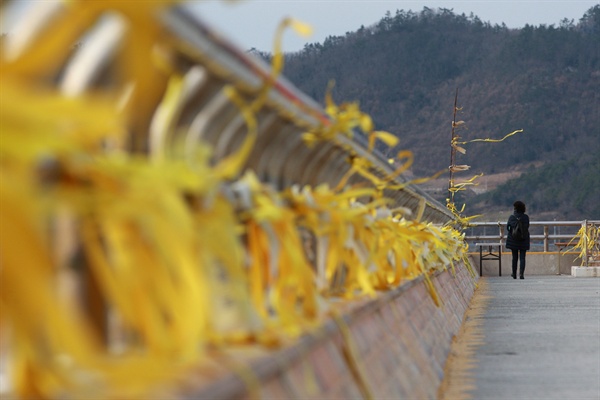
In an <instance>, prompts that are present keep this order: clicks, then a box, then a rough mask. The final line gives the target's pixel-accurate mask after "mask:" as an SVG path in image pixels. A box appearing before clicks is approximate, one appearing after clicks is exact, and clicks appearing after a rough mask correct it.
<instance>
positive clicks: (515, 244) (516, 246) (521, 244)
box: [506, 211, 530, 250]
mask: <svg viewBox="0 0 600 400" xmlns="http://www.w3.org/2000/svg"><path fill="white" fill-rule="evenodd" d="M517 217H518V218H520V219H521V221H522V222H523V226H524V227H525V230H526V231H527V237H526V238H525V239H523V240H515V239H514V238H513V237H512V227H513V226H514V225H515V223H516V222H517ZM506 229H507V230H508V236H507V238H506V248H507V249H511V250H529V247H530V236H529V216H528V215H527V214H524V213H518V212H516V211H515V213H514V214H513V215H511V216H510V217H509V218H508V222H507V223H506Z"/></svg>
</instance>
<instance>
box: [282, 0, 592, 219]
mask: <svg viewBox="0 0 600 400" xmlns="http://www.w3.org/2000/svg"><path fill="white" fill-rule="evenodd" d="M599 43H600V5H598V6H595V7H593V8H591V9H590V10H588V12H586V14H585V15H584V16H582V18H581V19H580V21H578V22H577V23H574V22H573V21H567V20H564V21H563V22H562V23H561V24H560V26H559V27H555V26H553V25H552V26H543V25H542V26H537V27H534V26H526V27H525V28H523V29H518V30H514V29H507V28H506V27H504V26H498V25H494V26H492V25H490V24H488V23H484V22H482V21H481V20H479V19H478V18H477V17H474V16H472V15H471V16H469V17H467V16H465V15H464V14H463V15H455V14H454V13H453V12H452V11H451V10H447V9H440V10H432V9H429V8H424V9H423V11H421V12H420V13H414V12H405V11H397V12H396V13H395V15H392V14H391V13H388V14H386V15H385V16H384V17H383V18H382V19H381V20H380V21H379V22H378V23H377V24H375V25H373V26H370V27H360V28H359V29H358V30H357V31H355V32H349V33H347V34H346V35H345V36H343V37H329V38H327V39H326V40H325V42H324V43H322V44H320V43H313V44H308V45H306V46H305V48H304V50H302V51H301V52H298V53H293V54H287V55H286V66H285V71H284V73H285V75H286V76H287V77H288V78H289V79H290V80H291V81H292V82H294V84H296V85H297V86H298V87H299V88H300V89H301V90H303V91H304V92H306V93H307V94H309V95H310V96H312V97H313V98H315V99H317V100H320V99H323V97H324V93H325V88H326V87H327V84H328V82H329V81H330V80H334V81H335V87H334V89H333V97H334V99H335V101H336V102H338V103H341V102H344V101H356V100H358V101H359V103H360V105H361V108H362V109H363V110H364V111H366V112H368V113H369V114H371V116H372V117H373V118H374V120H375V123H376V125H377V129H384V130H388V131H390V132H393V133H395V134H397V135H398V136H399V137H400V139H401V146H402V147H404V148H409V149H411V150H412V151H413V152H414V153H415V165H414V167H413V171H412V172H413V173H414V174H416V175H419V176H424V175H429V174H432V173H434V172H436V171H438V170H440V169H443V168H446V167H447V166H448V164H449V159H450V146H449V142H450V134H451V124H450V121H451V120H452V112H453V106H454V95H455V92H456V90H457V88H458V93H459V101H458V104H459V106H460V107H462V111H461V112H460V115H459V119H462V120H464V121H465V122H466V126H467V129H465V130H462V131H461V132H460V135H461V136H462V137H463V138H464V139H465V140H470V139H474V138H487V137H491V138H501V137H503V136H504V135H505V134H507V133H509V132H511V131H514V130H516V129H523V130H524V133H523V134H519V135H516V136H513V137H511V138H510V139H508V140H507V141H505V142H502V143H493V144H491V143H472V144H469V145H467V154H466V155H464V156H463V155H460V157H459V162H458V163H461V164H468V165H471V166H472V169H471V171H472V174H475V173H479V172H483V173H484V174H495V173H500V172H509V171H512V172H522V175H521V176H520V177H519V178H516V182H515V181H508V182H506V183H505V184H503V185H500V186H498V187H497V188H490V189H491V190H490V191H488V192H486V193H480V194H476V193H475V192H473V193H466V194H465V201H466V203H467V212H468V213H469V214H475V213H481V212H484V213H485V212H487V211H490V210H493V209H506V210H508V211H510V209H511V204H512V201H514V199H516V198H520V199H522V200H523V201H525V202H526V203H527V204H528V206H529V210H530V211H531V212H535V213H536V214H537V215H538V216H542V215H543V216H546V217H547V218H550V217H556V218H561V219H562V218H573V219H583V218H595V219H600V201H598V199H600V165H599V164H598V158H599V157H600V156H599V155H600V128H599V127H600V45H599ZM472 174H471V175H472ZM467 175H469V174H468V173H467ZM465 177H466V178H468V177H470V175H469V176H466V175H465ZM444 186H445V187H447V184H446V185H444ZM438 198H439V200H440V201H442V202H445V200H444V199H445V193H443V191H442V193H441V194H440V195H439V197H438ZM537 219H539V218H537Z"/></svg>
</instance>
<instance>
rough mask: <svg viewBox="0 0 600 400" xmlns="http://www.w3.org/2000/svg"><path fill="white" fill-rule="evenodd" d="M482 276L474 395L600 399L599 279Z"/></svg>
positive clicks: (478, 396)
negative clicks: (480, 336) (483, 295)
mask: <svg viewBox="0 0 600 400" xmlns="http://www.w3.org/2000/svg"><path fill="white" fill-rule="evenodd" d="M482 279H484V280H485V281H486V283H487V284H486V285H485V286H486V292H487V293H486V294H487V296H488V300H487V306H486V307H485V310H484V312H483V313H482V315H481V316H480V318H481V319H480V324H481V328H482V333H483V342H482V343H481V344H480V345H478V346H477V349H476V350H475V352H474V357H473V358H474V361H475V367H474V368H473V370H472V371H471V374H472V375H471V378H472V379H473V381H472V383H473V386H472V388H471V390H470V395H471V396H470V397H471V398H472V399H528V400H529V399H567V400H569V399H572V400H583V399H592V400H600V278H573V277H571V276H567V275H561V276H527V275H526V276H525V279H524V280H520V279H517V280H514V279H512V278H511V277H510V276H508V277H486V278H482Z"/></svg>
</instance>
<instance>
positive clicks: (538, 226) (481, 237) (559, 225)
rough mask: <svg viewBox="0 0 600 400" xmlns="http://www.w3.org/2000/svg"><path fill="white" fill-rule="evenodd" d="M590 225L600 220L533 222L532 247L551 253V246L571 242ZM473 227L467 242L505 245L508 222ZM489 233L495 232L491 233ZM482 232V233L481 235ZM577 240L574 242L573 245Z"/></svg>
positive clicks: (481, 223) (480, 223)
mask: <svg viewBox="0 0 600 400" xmlns="http://www.w3.org/2000/svg"><path fill="white" fill-rule="evenodd" d="M588 224H593V225H599V224H600V220H583V221H531V222H530V223H529V232H530V234H531V244H532V247H541V248H543V251H544V252H548V251H550V250H549V249H550V244H551V243H552V244H556V243H559V242H558V241H560V242H565V241H567V242H569V241H571V240H573V239H574V238H575V237H576V236H577V232H578V231H579V229H581V227H584V226H586V225H588ZM471 225H472V227H470V228H468V229H467V234H466V235H465V240H466V241H467V243H469V244H470V243H474V242H482V241H483V242H487V241H489V242H495V243H505V240H506V236H507V233H506V232H507V231H506V222H500V221H498V222H473V223H472V224H471ZM489 231H495V232H494V233H489ZM480 232H481V233H480ZM575 244H576V239H575V240H573V245H575Z"/></svg>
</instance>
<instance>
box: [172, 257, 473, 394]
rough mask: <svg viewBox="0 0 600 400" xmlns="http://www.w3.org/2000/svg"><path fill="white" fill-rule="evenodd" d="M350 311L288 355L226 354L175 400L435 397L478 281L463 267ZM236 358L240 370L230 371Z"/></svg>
mask: <svg viewBox="0 0 600 400" xmlns="http://www.w3.org/2000/svg"><path fill="white" fill-rule="evenodd" d="M431 282H432V284H433V285H434V286H435V288H436V290H437V293H438V295H439V297H440V300H441V303H442V305H441V307H436V306H435V304H434V302H433V300H432V299H431V297H430V296H429V294H428V292H427V288H426V285H425V281H424V279H423V277H420V278H418V279H416V280H414V281H410V282H407V283H406V284H404V285H402V286H400V287H399V288H397V289H395V290H392V291H390V292H387V293H383V294H381V295H380V296H379V297H377V298H375V299H369V300H367V301H358V302H356V303H355V304H353V305H350V307H348V309H346V311H344V312H342V313H341V315H340V316H339V318H337V319H336V320H334V319H331V320H328V321H325V322H324V324H323V325H321V326H320V327H319V328H317V329H316V330H314V331H312V332H310V333H308V334H306V335H304V336H303V337H301V338H299V340H297V341H295V342H294V343H290V344H289V346H286V347H285V348H283V349H279V350H268V349H256V348H253V349H251V351H248V349H247V350H246V351H243V350H240V349H238V350H237V351H235V350H234V351H228V354H227V359H225V360H223V361H224V362H218V360H215V361H217V362H216V364H219V365H220V366H221V367H222V368H221V370H220V371H216V370H215V369H214V368H211V371H210V372H209V373H207V371H203V372H199V373H197V374H191V377H189V378H188V380H187V383H186V384H185V385H181V386H179V389H180V390H178V391H177V393H176V394H175V395H174V396H173V398H177V399H211V400H214V399H227V400H238V399H239V400H245V399H249V398H254V397H256V398H263V399H278V400H281V399H315V400H316V399H318V400H324V399H369V398H371V399H376V398H380V399H383V398H388V399H391V398H407V399H408V398H411V399H416V398H419V399H434V398H436V396H437V390H438V387H439V385H440V384H441V381H442V379H443V374H444V372H443V369H444V365H445V362H446V358H447V356H448V353H449V351H450V346H451V343H452V339H453V337H454V335H455V334H456V333H457V332H458V330H459V329H460V326H461V324H462V320H463V316H464V314H465V312H466V310H467V308H468V306H469V302H470V300H471V297H472V296H473V292H474V291H475V286H476V283H477V277H475V278H473V277H471V276H470V275H469V273H468V271H467V269H466V267H465V266H464V265H458V263H457V265H456V274H453V273H452V272H451V271H444V272H438V273H436V274H434V275H433V276H431ZM231 360H235V363H234V364H233V365H235V366H236V367H235V368H233V369H231V368H227V366H231V365H232V362H231Z"/></svg>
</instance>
